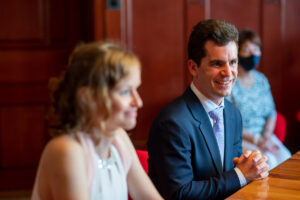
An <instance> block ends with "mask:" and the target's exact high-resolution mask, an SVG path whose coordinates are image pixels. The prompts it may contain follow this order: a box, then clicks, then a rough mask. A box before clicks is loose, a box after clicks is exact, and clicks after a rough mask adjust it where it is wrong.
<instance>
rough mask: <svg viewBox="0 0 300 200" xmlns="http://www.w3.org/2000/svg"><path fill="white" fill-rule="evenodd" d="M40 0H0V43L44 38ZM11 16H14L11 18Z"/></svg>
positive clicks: (36, 40)
mask: <svg viewBox="0 0 300 200" xmlns="http://www.w3.org/2000/svg"><path fill="white" fill-rule="evenodd" d="M41 6H42V1H40V0H31V1H20V0H11V1H0V27H2V28H1V32H0V43H1V46H2V45H5V44H6V43H17V42H18V43H20V42H36V43H40V42H42V41H43V40H44V34H45V33H44V30H43V27H42V26H41V24H42V20H43V17H42V14H43V12H42V10H41V9H40V7H41ZM11 16H14V17H13V18H11Z"/></svg>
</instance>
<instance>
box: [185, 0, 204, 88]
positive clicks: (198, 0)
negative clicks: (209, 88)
mask: <svg viewBox="0 0 300 200" xmlns="http://www.w3.org/2000/svg"><path fill="white" fill-rule="evenodd" d="M185 9H186V17H185V32H186V36H185V38H186V39H185V46H184V50H185V52H184V54H185V60H187V59H188V54H187V45H188V39H189V37H190V34H191V32H192V30H193V27H194V26H195V25H196V24H197V23H198V22H199V21H201V20H204V19H208V18H210V0H186V8H185ZM184 66H185V72H186V81H185V82H186V85H188V84H189V83H190V82H191V81H192V76H191V74H190V72H189V70H188V69H187V64H185V65H184Z"/></svg>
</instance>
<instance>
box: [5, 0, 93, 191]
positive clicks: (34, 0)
mask: <svg viewBox="0 0 300 200" xmlns="http://www.w3.org/2000/svg"><path fill="white" fill-rule="evenodd" d="M86 7H87V4H83V5H82V2H81V1H80V0H72V1H71V0H51V1H50V0H26V1H23V0H10V1H1V2H0V27H1V31H0V190H4V189H30V188H32V184H33V180H34V177H35V173H36V168H37V165H38V161H39V159H40V155H41V152H42V149H43V147H44V145H45V143H46V142H47V140H48V139H49V137H48V130H47V129H48V127H47V125H48V124H47V119H46V114H47V111H48V106H49V99H50V98H49V90H48V86H47V85H48V79H49V77H52V76H57V75H58V74H59V73H60V72H61V71H62V70H63V69H64V67H65V65H66V63H67V59H68V54H69V52H70V50H71V49H72V48H73V47H74V45H75V44H76V43H77V42H78V41H80V40H84V39H86V38H87V35H88V34H86V32H83V31H82V30H86V29H87V26H86V24H85V23H83V22H84V16H87V14H86V13H85V8H86Z"/></svg>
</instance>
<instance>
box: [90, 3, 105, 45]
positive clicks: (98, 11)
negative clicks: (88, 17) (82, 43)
mask: <svg viewBox="0 0 300 200" xmlns="http://www.w3.org/2000/svg"><path fill="white" fill-rule="evenodd" d="M104 10H105V4H104V0H93V9H92V12H93V22H92V23H93V24H92V27H93V39H94V40H96V41H98V40H103V39H104V35H105V33H104V32H105V23H104Z"/></svg>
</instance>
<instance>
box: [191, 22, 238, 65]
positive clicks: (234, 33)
mask: <svg viewBox="0 0 300 200" xmlns="http://www.w3.org/2000/svg"><path fill="white" fill-rule="evenodd" d="M208 40H210V41H213V42H215V43H216V44H217V45H220V46H224V45H226V44H228V43H229V42H231V41H233V42H235V43H236V44H237V45H238V40H239V32H238V30H237V29H236V27H235V26H234V25H232V24H229V23H227V22H225V21H221V20H216V19H208V20H203V21H200V22H199V23H198V24H197V25H196V26H194V28H193V30H192V32H191V34H190V38H189V41H188V58H189V59H192V60H193V61H194V62H195V63H196V64H197V65H198V66H200V62H201V59H202V58H203V57H205V56H206V51H205V43H206V41H208Z"/></svg>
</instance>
